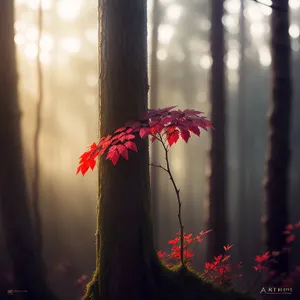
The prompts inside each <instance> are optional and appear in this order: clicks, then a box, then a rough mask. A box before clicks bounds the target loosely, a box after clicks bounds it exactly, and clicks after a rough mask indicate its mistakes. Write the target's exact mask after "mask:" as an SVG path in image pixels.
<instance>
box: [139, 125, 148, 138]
mask: <svg viewBox="0 0 300 300" xmlns="http://www.w3.org/2000/svg"><path fill="white" fill-rule="evenodd" d="M148 134H149V129H148V128H144V127H142V128H141V129H140V137H141V138H142V139H143V138H144V137H146V136H148Z"/></svg>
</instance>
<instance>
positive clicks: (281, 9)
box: [252, 0, 288, 12]
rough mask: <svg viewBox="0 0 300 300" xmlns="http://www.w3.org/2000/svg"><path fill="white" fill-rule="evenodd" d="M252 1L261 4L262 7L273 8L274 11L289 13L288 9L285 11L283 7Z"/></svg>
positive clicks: (256, 0)
mask: <svg viewBox="0 0 300 300" xmlns="http://www.w3.org/2000/svg"><path fill="white" fill-rule="evenodd" d="M252 1H254V2H256V3H257V4H261V5H264V6H267V7H270V8H272V9H273V10H277V11H281V12H288V10H287V9H284V8H282V7H281V6H278V5H275V4H267V3H264V2H260V1H258V0H252ZM272 2H273V1H272Z"/></svg>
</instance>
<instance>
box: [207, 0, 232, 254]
mask: <svg viewBox="0 0 300 300" xmlns="http://www.w3.org/2000/svg"><path fill="white" fill-rule="evenodd" d="M223 4H224V1H223V0H212V1H211V24H212V27H211V40H210V41H211V56H212V60H213V63H212V67H211V74H210V75H211V78H210V101H211V121H212V124H213V125H214V127H215V128H216V130H213V131H212V132H211V147H210V151H209V166H208V174H207V177H208V199H207V202H208V203H207V204H208V220H207V227H208V228H209V229H213V231H214V232H213V233H212V234H210V235H209V236H208V248H207V258H208V259H211V258H212V257H213V256H216V255H219V254H220V253H221V252H222V251H223V245H225V244H226V243H227V203H226V198H227V188H226V143H225V130H226V128H225V126H226V122H225V109H226V99H225V65H224V55H225V42H224V27H223V24H222V17H223V14H224V8H223Z"/></svg>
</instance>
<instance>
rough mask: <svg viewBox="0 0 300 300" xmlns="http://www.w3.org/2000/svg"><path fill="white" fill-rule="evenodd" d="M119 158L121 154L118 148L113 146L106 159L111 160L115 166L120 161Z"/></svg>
mask: <svg viewBox="0 0 300 300" xmlns="http://www.w3.org/2000/svg"><path fill="white" fill-rule="evenodd" d="M119 158H120V154H119V152H118V150H117V146H111V147H110V149H109V151H108V154H107V156H106V159H109V160H111V162H112V163H113V165H114V166H115V165H116V164H117V162H118V161H119Z"/></svg>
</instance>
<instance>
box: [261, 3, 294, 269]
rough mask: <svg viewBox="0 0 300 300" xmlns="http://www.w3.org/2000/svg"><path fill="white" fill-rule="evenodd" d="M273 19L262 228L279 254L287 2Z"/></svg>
mask: <svg viewBox="0 0 300 300" xmlns="http://www.w3.org/2000/svg"><path fill="white" fill-rule="evenodd" d="M273 4H274V6H277V7H281V8H282V9H283V10H285V11H286V12H282V11H278V10H277V9H273V11H272V16H271V56H272V64H271V72H272V73H271V74H272V80H271V100H270V111H269V133H268V151H267V157H266V173H265V179H264V193H265V214H264V217H263V225H264V231H265V242H266V246H267V249H268V250H269V251H280V250H281V249H282V248H283V247H284V246H285V243H286V242H285V238H286V236H285V235H284V234H283V231H284V230H285V226H286V225H287V224H288V222H289V221H288V190H289V164H290V159H291V154H290V152H291V151H290V129H291V109H292V77H291V43H290V36H289V23H290V22H289V13H288V10H289V5H288V1H281V0H276V1H273ZM288 268H289V263H288V255H287V253H284V254H282V255H280V256H279V258H278V262H277V263H271V268H270V269H271V270H272V271H275V272H276V273H277V274H281V273H285V272H287V271H288Z"/></svg>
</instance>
